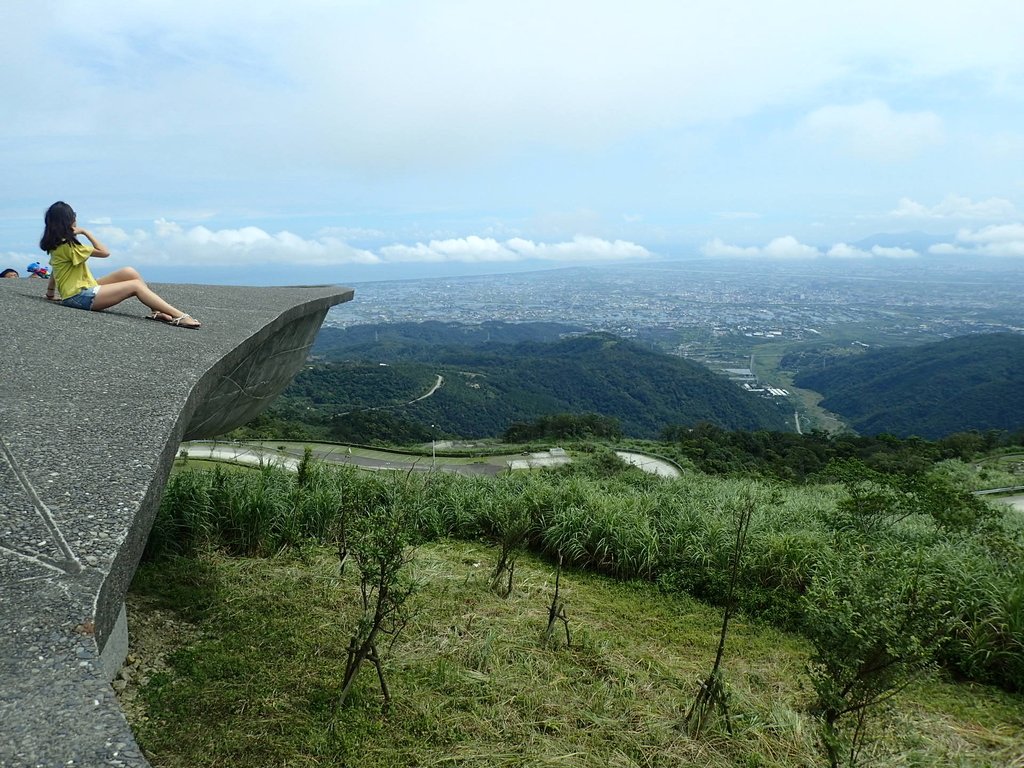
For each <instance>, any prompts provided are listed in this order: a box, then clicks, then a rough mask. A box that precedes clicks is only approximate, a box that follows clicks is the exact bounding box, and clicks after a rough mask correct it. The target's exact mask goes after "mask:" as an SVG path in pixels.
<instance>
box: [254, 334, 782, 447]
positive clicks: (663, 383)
mask: <svg viewBox="0 0 1024 768" xmlns="http://www.w3.org/2000/svg"><path fill="white" fill-rule="evenodd" d="M528 326H529V327H527V328H517V327H516V326H510V325H506V324H493V326H492V327H491V328H490V330H487V329H486V328H484V327H478V326H473V327H466V326H458V325H454V324H442V323H424V324H423V327H422V328H420V327H419V326H416V325H406V326H379V327H364V328H361V329H350V332H349V333H343V332H340V331H338V330H337V329H325V330H326V331H331V333H327V334H326V335H327V339H326V340H321V341H318V342H317V345H316V350H317V351H318V354H320V355H322V356H323V357H325V358H327V360H328V362H323V363H318V364H316V365H314V366H311V367H309V368H307V369H306V370H304V371H303V372H302V373H301V374H300V375H299V376H298V377H296V380H295V382H294V383H293V384H292V385H291V386H290V387H289V388H288V389H287V390H285V392H284V394H283V395H282V397H281V398H280V400H279V401H278V403H277V404H276V405H275V406H274V408H273V410H272V411H271V412H270V414H268V416H267V417H264V418H265V419H274V418H281V417H285V418H288V419H298V420H300V421H303V422H305V423H307V424H311V425H313V426H314V427H315V428H316V429H319V430H320V432H321V434H322V435H323V436H325V437H328V438H331V439H344V440H352V441H359V434H360V433H361V432H362V433H364V434H365V436H366V437H365V440H366V441H369V440H371V439H373V440H387V439H388V438H387V436H386V435H387V434H388V433H390V432H392V431H394V430H396V429H397V430H399V431H401V432H403V434H406V435H413V434H416V433H417V432H419V433H420V434H425V435H426V436H427V439H429V436H430V435H431V434H434V435H437V436H441V435H448V436H459V437H469V438H478V437H492V436H494V437H496V436H500V435H502V434H503V433H504V432H505V430H506V429H508V428H509V426H511V425H512V424H514V423H516V422H527V421H532V420H535V419H537V418H539V417H542V416H546V415H552V414H561V413H572V414H600V415H601V416H604V417H609V418H612V419H616V420H617V421H618V422H619V424H620V425H621V429H622V433H623V434H625V435H627V436H634V437H656V436H658V435H659V434H661V432H662V431H663V430H664V429H666V428H667V427H670V426H672V425H692V424H696V423H698V422H707V423H711V424H714V425H717V426H719V427H722V428H724V429H751V430H753V429H769V430H785V429H787V425H786V422H785V419H784V418H783V416H782V413H781V411H780V409H779V408H778V407H776V406H775V405H774V404H773V403H772V402H771V401H768V400H764V399H760V398H757V397H755V396H752V395H750V394H748V393H746V392H744V391H743V390H741V389H740V388H739V387H737V386H736V385H735V384H733V383H731V382H729V381H728V380H727V379H725V378H724V377H722V376H720V375H718V374H715V373H713V372H712V371H710V370H709V369H707V368H706V367H704V366H702V365H699V364H696V363H693V362H690V361H687V360H683V359H681V358H677V357H672V356H669V355H665V354H662V353H659V352H653V351H650V350H648V349H646V348H644V347H641V346H640V345H638V344H635V343H633V342H630V341H626V340H623V339H619V338H617V337H615V336H612V335H609V334H584V335H579V334H575V335H569V336H565V334H566V333H568V332H570V331H571V329H569V328H568V327H567V326H556V325H553V324H536V323H535V324H528ZM417 330H421V331H422V335H421V336H418V335H417ZM517 336H518V337H524V336H526V337H530V340H527V341H520V342H518V343H507V342H499V341H495V340H494V339H495V338H498V339H510V338H516V337H517ZM560 336H562V338H559V337H560ZM453 339H455V340H457V341H458V343H454V342H453V341H452V340H453ZM437 376H442V377H443V380H444V383H443V385H442V386H441V387H440V388H438V389H437V391H436V392H434V393H433V394H432V395H431V396H430V397H425V398H422V399H418V400H417V398H421V397H422V395H423V394H424V393H425V392H427V391H428V390H429V388H430V387H431V386H432V385H433V383H434V382H436V380H437ZM431 425H434V426H431ZM392 439H393V440H394V438H392Z"/></svg>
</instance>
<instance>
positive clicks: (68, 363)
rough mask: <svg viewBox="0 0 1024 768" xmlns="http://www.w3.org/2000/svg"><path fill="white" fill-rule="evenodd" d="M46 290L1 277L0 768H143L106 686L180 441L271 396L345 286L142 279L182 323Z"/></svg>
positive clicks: (233, 422) (346, 294)
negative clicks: (95, 306)
mask: <svg viewBox="0 0 1024 768" xmlns="http://www.w3.org/2000/svg"><path fill="white" fill-rule="evenodd" d="M45 286H46V282H45V281H43V280H36V279H18V280H0V766H2V767H3V768H7V767H8V766H11V767H13V766H58V765H60V766H108V765H109V766H146V765H148V763H147V761H146V760H145V758H144V756H143V755H142V753H141V751H140V749H139V747H138V746H137V745H136V743H135V740H134V738H133V736H132V734H131V731H130V730H129V728H128V725H127V723H126V721H125V719H124V716H123V715H122V713H121V710H120V708H119V706H118V703H117V700H116V698H115V696H114V693H113V690H112V689H111V687H110V685H109V681H110V680H111V679H112V678H113V676H114V675H115V674H116V673H117V671H118V668H119V667H120V665H121V662H122V660H123V658H124V654H125V652H126V650H127V629H126V625H125V615H124V607H123V606H124V595H125V592H126V591H127V589H128V586H129V584H130V583H131V580H132V577H133V575H134V573H135V569H136V566H137V565H138V562H139V558H140V557H141V555H142V550H143V548H144V546H145V543H146V539H147V537H148V535H149V529H150V526H151V525H152V522H153V518H154V516H155V514H156V511H157V508H158V505H159V502H160V497H161V494H162V492H163V488H164V483H165V482H166V479H167V475H168V472H169V470H170V467H171V464H172V462H173V460H174V457H175V454H176V452H177V450H178V444H179V442H180V441H182V440H185V439H197V438H204V437H212V436H214V435H217V434H221V433H223V432H225V431H227V430H230V429H231V428H233V427H235V426H237V425H239V424H242V423H245V422H246V421H248V420H249V419H250V418H251V417H252V416H254V415H255V414H256V413H258V412H259V411H261V410H262V409H263V408H264V407H265V406H266V405H268V404H269V403H270V402H271V401H272V400H273V399H274V397H276V395H277V394H278V393H279V392H280V391H281V390H282V389H283V388H284V387H285V386H286V385H287V384H288V382H289V381H290V380H291V378H292V377H293V376H294V374H295V372H296V371H297V370H298V369H299V367H300V366H301V365H302V364H303V362H304V361H305V359H306V353H307V350H308V348H309V346H310V345H311V344H312V342H313V338H314V337H315V335H316V332H317V330H318V329H319V328H320V324H321V323H322V321H323V318H324V315H325V314H326V313H327V310H328V309H329V308H330V307H331V306H333V305H335V304H338V303H340V302H344V301H348V300H349V299H351V298H352V295H353V292H352V290H351V289H348V288H342V287H339V286H308V287H287V288H247V287H221V286H197V285H166V284H165V285H154V286H153V287H154V288H155V289H156V291H157V292H158V293H159V294H160V295H161V296H163V297H164V298H166V299H167V300H168V301H169V302H170V303H171V304H173V305H175V306H177V307H181V308H182V309H183V310H185V311H186V312H188V313H190V314H192V315H194V316H195V317H197V318H198V319H199V320H201V321H202V322H203V327H202V328H201V329H198V330H187V329H182V328H174V327H171V326H169V325H165V324H163V323H158V322H153V321H149V320H146V319H145V315H146V314H147V310H146V309H145V307H143V306H142V305H141V304H140V303H138V302H137V301H136V300H135V299H129V300H128V301H126V302H124V303H123V304H120V305H118V306H116V307H113V308H112V309H110V310H107V311H106V312H83V311H81V310H75V309H69V308H66V307H62V306H59V305H56V304H51V303H48V302H46V301H45V300H44V299H43V291H44V289H45Z"/></svg>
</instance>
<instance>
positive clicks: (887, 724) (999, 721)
mask: <svg viewBox="0 0 1024 768" xmlns="http://www.w3.org/2000/svg"><path fill="white" fill-rule="evenodd" d="M493 557H494V552H493V551H492V550H489V549H487V548H484V547H481V546H478V545H472V544H462V543H441V544H436V545H430V546H427V547H423V548H421V549H420V550H419V552H418V556H417V561H416V565H417V575H418V577H419V578H420V579H422V580H423V582H424V588H423V590H422V592H421V595H420V598H419V600H420V605H421V609H420V611H419V613H418V614H417V617H416V618H415V620H414V621H413V622H412V623H411V624H410V625H409V626H408V627H407V628H406V630H405V632H404V633H403V635H402V636H401V637H400V639H399V640H398V642H397V643H396V644H395V646H394V648H393V649H392V650H391V652H390V654H389V657H388V659H387V661H386V666H387V670H388V676H389V683H390V685H391V688H392V693H393V695H394V697H395V702H394V704H393V707H392V710H391V712H390V713H387V714H384V713H382V712H381V709H380V705H379V693H378V690H377V683H376V679H375V676H374V674H373V670H372V668H367V669H364V670H363V671H362V673H361V675H360V679H359V682H358V684H357V690H356V694H355V697H354V698H353V699H351V700H350V704H349V705H347V706H346V708H345V709H344V710H342V711H341V712H338V713H335V712H334V707H333V703H334V700H335V697H336V695H337V692H338V689H339V687H340V680H341V677H342V671H343V669H344V661H345V652H344V648H345V645H346V643H347V640H348V633H347V630H348V627H349V626H350V622H351V621H352V620H353V619H354V617H355V615H356V601H357V599H358V598H357V583H356V580H355V577H354V575H353V573H352V570H351V569H350V570H349V571H348V572H347V573H346V575H345V576H344V577H343V578H339V577H338V570H337V564H336V560H335V558H334V557H333V556H332V554H331V553H330V552H329V551H326V550H308V551H306V552H305V553H302V554H301V555H298V554H290V555H284V556H279V557H277V558H274V559H271V560H249V559H228V558H224V557H222V556H218V555H206V556H204V557H202V558H200V559H199V560H198V561H196V560H179V561H170V562H169V563H168V562H164V563H160V564H156V565H149V566H145V567H143V568H142V569H141V570H140V572H139V574H138V576H137V578H136V583H135V585H134V588H133V592H132V594H131V596H130V600H129V621H130V622H131V623H132V624H133V637H143V638H145V637H150V638H159V639H160V641H161V642H162V643H163V644H165V645H166V644H167V643H168V639H169V636H171V635H173V636H176V637H180V638H181V639H182V641H183V642H185V645H184V646H183V647H180V648H178V649H177V650H176V651H174V652H173V653H172V654H171V655H170V656H169V657H168V661H169V666H168V667H167V669H166V670H165V671H162V672H158V673H156V674H153V675H152V676H151V677H150V679H149V680H148V682H147V683H146V684H145V685H143V686H142V687H141V688H140V689H136V690H130V691H129V694H130V695H134V696H136V697H137V699H136V702H137V703H136V705H132V706H130V707H128V711H129V717H130V719H131V721H132V725H133V727H134V728H135V729H136V733H137V734H138V737H139V741H140V743H141V744H142V745H143V747H144V748H145V749H146V750H148V751H149V753H150V755H151V759H152V762H153V764H154V766H157V767H158V768H159V767H160V766H190V768H191V767H192V766H214V765H232V766H261V767H262V766H271V765H273V766H277V765H288V766H314V765H346V766H399V765H452V764H454V765H467V766H484V765H486V766H522V765H548V764H551V765H554V764H557V765H579V766H583V765H587V766H589V765H595V766H596V765H600V766H608V765H615V766H632V765H644V766H677V765H686V764H697V765H704V766H722V767H723V768H724V767H725V766H733V765H749V766H755V765H756V766H805V765H806V766H810V765H820V764H821V762H822V758H821V756H820V753H819V751H818V748H817V745H816V743H815V739H816V728H815V725H814V722H813V721H812V720H811V719H810V718H809V717H808V716H807V715H806V714H805V713H804V708H805V706H806V704H807V702H808V692H807V690H806V688H805V686H804V685H803V684H802V682H801V680H802V669H803V666H804V663H805V659H806V647H805V645H804V643H803V642H802V641H801V640H800V639H799V638H796V637H794V636H791V635H786V634H784V633H781V632H778V631H776V630H773V629H770V628H765V627H762V626H757V625H751V624H745V623H743V622H742V620H738V621H736V622H735V623H734V629H733V632H732V634H731V636H730V642H729V646H728V649H727V653H726V658H725V670H726V677H727V681H728V683H729V685H730V687H731V691H732V711H733V716H734V718H735V719H734V728H735V730H736V735H735V737H733V738H728V737H727V736H726V734H725V732H724V729H723V728H722V727H721V723H720V722H713V724H712V727H711V729H710V731H709V732H708V734H706V736H705V737H704V738H703V739H701V740H699V741H694V740H691V739H689V738H687V737H686V736H685V735H684V734H683V733H682V732H681V731H680V730H679V728H678V726H679V723H680V720H681V718H682V715H683V713H684V712H685V710H686V708H687V707H688V706H689V704H690V702H691V701H692V697H693V695H694V692H695V685H696V681H697V680H698V679H699V677H700V676H701V675H703V674H706V673H707V671H708V669H709V668H710V665H711V662H712V660H713V654H714V646H715V641H716V639H717V631H718V624H719V621H720V614H719V612H718V611H717V610H714V609H712V608H709V607H707V606H705V605H703V604H701V603H699V602H696V601H693V600H690V599H687V598H685V597H667V596H665V595H662V594H660V593H659V592H657V590H656V589H655V588H654V587H652V586H650V585H647V584H642V585H640V584H628V583H621V582H616V581H613V580H610V579H607V578H603V577H600V576H595V575H590V574H582V573H575V572H573V573H568V574H565V575H564V577H563V595H564V597H565V598H566V600H567V609H568V615H569V618H570V628H571V630H572V632H573V646H572V647H571V648H565V647H563V644H560V646H559V647H558V648H557V649H550V648H546V647H545V646H544V644H543V643H542V641H541V636H542V633H543V629H544V626H545V624H546V618H547V605H548V603H549V601H550V598H551V589H552V584H553V569H552V567H551V566H550V565H549V564H547V563H544V562H541V561H538V560H536V559H534V558H531V557H525V556H524V557H522V558H521V559H520V565H519V567H518V568H517V571H516V585H517V586H516V589H515V592H514V593H513V595H512V597H511V598H510V599H508V600H503V599H500V598H498V597H496V596H494V595H493V594H492V593H491V592H490V591H489V590H488V589H487V581H488V576H489V574H488V569H489V567H490V566H491V565H492V562H493ZM182 618H186V619H189V620H190V622H195V626H191V625H190V626H183V625H182V624H181V623H180V621H181V619H182ZM563 639H564V637H563ZM131 652H132V654H133V655H134V656H135V657H142V658H143V659H145V658H146V656H147V654H148V653H149V651H148V650H147V649H146V648H138V647H133V649H132V651H131ZM150 661H152V660H151V659H150ZM144 668H145V667H144ZM138 702H143V703H144V706H141V707H140V706H138ZM874 730H875V733H874V736H875V740H874V741H873V743H872V744H871V745H870V746H869V750H870V752H871V754H872V756H873V757H875V758H876V759H878V760H879V761H880V762H881V763H882V764H885V765H961V766H974V765H977V766H982V765H1019V764H1021V763H1020V762H1017V761H1021V760H1024V740H1022V737H1021V734H1022V733H1024V699H1022V697H1020V696H1013V695H1009V694H1006V693H1003V692H1000V691H998V690H995V689H991V688H987V687H984V686H966V685H955V684H952V683H949V682H947V681H944V680H942V679H940V678H938V677H933V678H929V679H927V680H925V681H923V682H922V683H920V684H919V685H918V686H916V687H915V688H914V689H912V690H909V691H906V692H904V694H902V695H901V696H900V697H899V698H898V699H897V700H896V708H895V709H893V710H890V711H889V712H888V713H887V714H885V715H884V717H883V719H882V720H881V721H880V722H878V723H877V724H876V727H875V729H874Z"/></svg>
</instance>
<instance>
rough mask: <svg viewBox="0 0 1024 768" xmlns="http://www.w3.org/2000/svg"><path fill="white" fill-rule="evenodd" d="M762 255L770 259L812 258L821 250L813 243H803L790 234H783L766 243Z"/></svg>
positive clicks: (818, 254)
mask: <svg viewBox="0 0 1024 768" xmlns="http://www.w3.org/2000/svg"><path fill="white" fill-rule="evenodd" d="M764 255H765V256H767V257H768V258H771V259H813V258H814V257H816V256H821V251H819V250H818V249H817V248H815V247H814V246H813V245H804V244H803V243H801V242H800V241H799V240H797V239H796V238H795V237H793V236H792V235H785V236H784V237H776V238H775V239H774V240H772V241H771V242H770V243H768V245H766V246H765V247H764Z"/></svg>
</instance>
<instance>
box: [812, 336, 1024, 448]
mask: <svg viewBox="0 0 1024 768" xmlns="http://www.w3.org/2000/svg"><path fill="white" fill-rule="evenodd" d="M794 381H795V383H796V385H797V386H799V387H803V388H805V389H812V390H814V391H816V392H820V393H821V394H822V395H824V400H822V402H821V405H822V406H823V407H824V408H827V409H828V410H830V411H832V412H834V413H838V414H839V415H840V416H842V417H843V418H844V419H846V420H847V421H848V422H849V424H850V425H851V426H852V427H853V428H854V429H855V430H857V432H859V433H861V434H865V435H874V434H880V433H883V432H888V433H890V434H894V435H897V436H900V437H909V436H911V435H916V436H918V437H924V438H928V439H939V438H941V437H944V436H946V435H949V434H952V433H954V432H964V431H970V430H979V431H986V430H990V429H996V430H1008V431H1013V430H1017V429H1020V428H1021V427H1022V426H1024V335H1021V334H1016V333H994V334H979V335H974V336H960V337H957V338H955V339H949V340H946V341H939V342H934V343H931V344H924V345H921V346H916V347H899V348H888V349H880V350H875V351H870V352H865V353H864V354H862V355H857V356H855V357H845V358H840V359H836V360H834V361H833V362H830V363H829V364H827V365H826V366H824V367H822V368H820V369H816V370H813V371H806V372H803V373H800V374H797V376H796V377H795V379H794Z"/></svg>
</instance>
